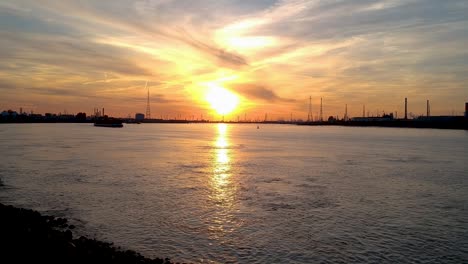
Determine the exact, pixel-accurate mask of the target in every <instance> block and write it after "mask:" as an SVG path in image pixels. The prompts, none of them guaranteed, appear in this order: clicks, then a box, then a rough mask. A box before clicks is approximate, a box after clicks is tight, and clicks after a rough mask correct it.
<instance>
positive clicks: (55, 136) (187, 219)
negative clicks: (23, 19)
mask: <svg viewBox="0 0 468 264" xmlns="http://www.w3.org/2000/svg"><path fill="white" fill-rule="evenodd" d="M256 128H257V127H256V125H232V124H231V125H222V124H221V125H217V124H211V125H209V124H141V125H125V127H124V128H122V129H109V128H97V127H93V126H92V125H90V124H2V125H0V153H2V162H1V163H0V178H1V179H2V180H3V182H4V184H5V186H4V187H2V188H1V189H0V201H2V202H4V203H9V204H14V205H18V206H23V207H28V208H33V209H37V210H40V211H42V212H46V213H51V214H55V215H59V216H66V217H68V218H70V219H72V221H73V222H74V223H75V224H77V225H78V227H79V228H78V230H79V232H81V233H83V234H88V235H91V236H96V237H97V238H100V239H104V240H108V241H112V242H114V243H115V244H117V245H120V246H123V247H126V248H130V249H134V250H137V251H140V252H141V253H143V254H145V255H148V256H159V257H166V256H167V257H170V258H172V259H173V260H175V261H190V262H208V263H210V262H213V263H229V262H232V263H238V262H241V263H246V262H249V263H318V262H322V263H336V262H346V263H353V262H354V263H363V262H374V263H395V262H399V263H462V262H468V212H467V206H468V182H467V176H468V174H467V171H468V148H467V146H468V132H467V131H455V130H431V129H398V128H351V127H304V126H290V125H260V129H256Z"/></svg>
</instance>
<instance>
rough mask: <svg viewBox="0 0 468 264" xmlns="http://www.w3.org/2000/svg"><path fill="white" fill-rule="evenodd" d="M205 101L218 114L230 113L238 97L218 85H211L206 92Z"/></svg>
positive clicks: (237, 102) (237, 101) (235, 105)
mask: <svg viewBox="0 0 468 264" xmlns="http://www.w3.org/2000/svg"><path fill="white" fill-rule="evenodd" d="M206 101H208V103H210V105H211V107H212V108H213V109H214V110H215V111H216V112H217V113H218V114H220V115H225V114H229V113H231V112H232V111H233V110H234V109H235V108H236V107H237V105H238V104H239V97H238V96H237V95H236V94H234V93H233V92H231V91H229V90H227V89H225V88H223V87H219V86H212V87H210V88H209V89H208V91H207V92H206Z"/></svg>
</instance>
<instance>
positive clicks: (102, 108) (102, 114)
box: [102, 107, 104, 117]
mask: <svg viewBox="0 0 468 264" xmlns="http://www.w3.org/2000/svg"><path fill="white" fill-rule="evenodd" d="M102 117H104V107H103V108H102Z"/></svg>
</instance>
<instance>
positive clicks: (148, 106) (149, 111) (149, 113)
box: [145, 81, 151, 119]
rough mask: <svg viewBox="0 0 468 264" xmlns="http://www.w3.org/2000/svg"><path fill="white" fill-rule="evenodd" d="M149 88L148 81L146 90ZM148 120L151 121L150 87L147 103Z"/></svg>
mask: <svg viewBox="0 0 468 264" xmlns="http://www.w3.org/2000/svg"><path fill="white" fill-rule="evenodd" d="M147 86H148V81H146V84H145V88H147ZM146 119H151V109H150V94H149V87H148V98H147V101H146Z"/></svg>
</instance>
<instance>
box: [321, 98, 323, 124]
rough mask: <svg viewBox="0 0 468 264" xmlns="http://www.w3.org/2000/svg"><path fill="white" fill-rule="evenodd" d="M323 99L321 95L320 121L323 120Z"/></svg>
mask: <svg viewBox="0 0 468 264" xmlns="http://www.w3.org/2000/svg"><path fill="white" fill-rule="evenodd" d="M322 103H323V101H322V97H320V122H323V104H322Z"/></svg>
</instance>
